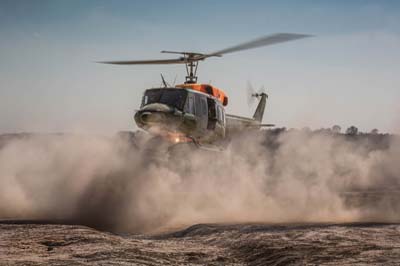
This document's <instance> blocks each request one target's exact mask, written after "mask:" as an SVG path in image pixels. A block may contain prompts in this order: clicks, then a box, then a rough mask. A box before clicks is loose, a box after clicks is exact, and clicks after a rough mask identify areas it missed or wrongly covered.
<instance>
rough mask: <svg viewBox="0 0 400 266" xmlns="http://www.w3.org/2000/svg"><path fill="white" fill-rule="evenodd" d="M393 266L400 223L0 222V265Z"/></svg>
mask: <svg viewBox="0 0 400 266" xmlns="http://www.w3.org/2000/svg"><path fill="white" fill-rule="evenodd" d="M367 264H368V265H400V224H388V223H349V224H283V225H267V224H232V225H227V224H198V225H193V226H191V227H188V228H186V229H184V230H179V231H173V232H164V233H158V234H154V235H143V234H125V235H118V234H113V233H109V232H104V231H98V230H95V229H92V228H89V227H86V226H80V225H65V224H52V223H51V222H33V221H22V222H21V221H2V222H1V224H0V265H367Z"/></svg>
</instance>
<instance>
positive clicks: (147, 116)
mask: <svg viewBox="0 0 400 266" xmlns="http://www.w3.org/2000/svg"><path fill="white" fill-rule="evenodd" d="M140 120H141V121H142V122H143V123H144V124H148V123H157V122H161V121H163V120H164V114H162V113H160V112H144V113H142V114H141V115H140Z"/></svg>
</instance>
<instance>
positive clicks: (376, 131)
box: [371, 128, 379, 135]
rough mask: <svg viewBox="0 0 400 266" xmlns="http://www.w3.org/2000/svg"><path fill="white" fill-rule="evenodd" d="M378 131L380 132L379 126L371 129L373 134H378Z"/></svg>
mask: <svg viewBox="0 0 400 266" xmlns="http://www.w3.org/2000/svg"><path fill="white" fill-rule="evenodd" d="M378 133H379V130H378V129H377V128H374V129H373V130H371V134H372V135H377V134H378Z"/></svg>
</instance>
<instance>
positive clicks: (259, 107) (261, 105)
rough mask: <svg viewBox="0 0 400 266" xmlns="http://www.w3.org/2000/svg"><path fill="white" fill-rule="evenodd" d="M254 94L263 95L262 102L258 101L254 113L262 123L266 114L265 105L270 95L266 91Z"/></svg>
mask: <svg viewBox="0 0 400 266" xmlns="http://www.w3.org/2000/svg"><path fill="white" fill-rule="evenodd" d="M252 96H255V97H261V99H260V102H259V103H258V105H257V108H256V111H255V113H254V115H253V118H254V120H256V121H258V122H260V123H261V122H262V119H263V116H264V110H265V105H266V103H267V98H268V95H267V94H266V93H264V92H262V93H256V94H253V95H252Z"/></svg>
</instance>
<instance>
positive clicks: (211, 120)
mask: <svg viewBox="0 0 400 266" xmlns="http://www.w3.org/2000/svg"><path fill="white" fill-rule="evenodd" d="M207 105H208V124H207V129H209V130H214V129H215V124H216V123H217V109H216V106H215V101H214V100H213V99H211V98H207Z"/></svg>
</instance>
